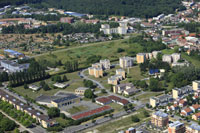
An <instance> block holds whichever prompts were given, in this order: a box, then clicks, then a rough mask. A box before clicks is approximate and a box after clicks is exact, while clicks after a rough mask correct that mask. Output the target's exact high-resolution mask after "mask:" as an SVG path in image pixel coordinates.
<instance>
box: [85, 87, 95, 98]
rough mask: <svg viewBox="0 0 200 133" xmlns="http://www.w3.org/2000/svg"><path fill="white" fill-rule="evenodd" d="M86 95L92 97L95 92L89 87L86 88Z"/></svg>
mask: <svg viewBox="0 0 200 133" xmlns="http://www.w3.org/2000/svg"><path fill="white" fill-rule="evenodd" d="M84 96H85V97H86V98H89V99H92V98H93V97H94V93H93V91H92V90H91V89H87V90H85V93H84Z"/></svg>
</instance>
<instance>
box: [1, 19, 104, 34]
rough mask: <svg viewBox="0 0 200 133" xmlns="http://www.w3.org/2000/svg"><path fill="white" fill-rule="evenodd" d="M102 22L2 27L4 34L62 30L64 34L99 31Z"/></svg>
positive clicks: (56, 31)
mask: <svg viewBox="0 0 200 133" xmlns="http://www.w3.org/2000/svg"><path fill="white" fill-rule="evenodd" d="M100 27H101V24H85V23H82V22H80V23H75V24H73V25H72V24H68V23H57V24H55V25H54V24H53V25H47V26H41V27H39V28H34V29H25V28H24V25H23V24H21V25H16V26H8V27H3V28H2V33H3V34H10V33H16V34H33V33H58V32H62V33H63V34H71V33H88V32H90V33H97V32H99V28H100Z"/></svg>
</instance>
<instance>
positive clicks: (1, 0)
mask: <svg viewBox="0 0 200 133" xmlns="http://www.w3.org/2000/svg"><path fill="white" fill-rule="evenodd" d="M41 2H42V0H0V7H3V6H7V5H22V4H36V3H41Z"/></svg>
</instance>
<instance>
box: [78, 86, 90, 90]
mask: <svg viewBox="0 0 200 133" xmlns="http://www.w3.org/2000/svg"><path fill="white" fill-rule="evenodd" d="M87 89H89V88H87V87H78V88H77V89H76V90H87Z"/></svg>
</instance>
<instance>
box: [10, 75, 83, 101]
mask: <svg viewBox="0 0 200 133" xmlns="http://www.w3.org/2000/svg"><path fill="white" fill-rule="evenodd" d="M63 75H66V76H67V78H68V80H69V81H68V82H69V83H70V82H72V83H71V84H70V86H68V87H66V88H65V89H53V88H52V89H51V90H49V91H44V90H43V89H40V90H39V91H36V92H34V91H32V90H31V89H24V87H23V86H19V87H16V88H13V89H14V90H15V91H17V92H18V93H19V94H20V95H22V96H28V97H29V98H31V99H35V98H37V97H38V96H40V95H41V94H43V95H54V94H55V93H56V92H58V91H59V90H62V91H68V92H74V90H75V89H77V88H78V87H83V80H82V79H81V78H80V77H79V76H78V72H73V73H67V74H63ZM63 75H61V76H63ZM45 82H46V83H48V85H49V86H51V85H52V81H51V79H47V80H45ZM39 83H40V82H35V83H34V84H35V85H39Z"/></svg>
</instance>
